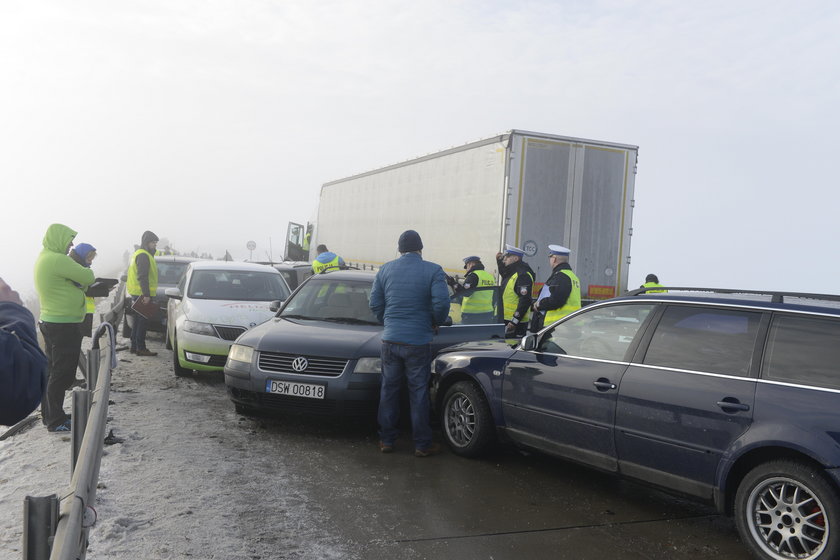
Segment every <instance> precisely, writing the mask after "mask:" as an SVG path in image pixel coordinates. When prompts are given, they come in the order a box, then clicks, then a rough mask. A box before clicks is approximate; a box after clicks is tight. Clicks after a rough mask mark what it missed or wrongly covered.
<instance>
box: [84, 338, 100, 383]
mask: <svg viewBox="0 0 840 560" xmlns="http://www.w3.org/2000/svg"><path fill="white" fill-rule="evenodd" d="M87 366H88V367H87V375H86V376H85V381H86V382H87V387H85V388H86V389H87V390H88V391H93V390H94V389H95V388H96V382H97V381H98V379H99V349H98V348H94V349H91V350H88V353H87Z"/></svg>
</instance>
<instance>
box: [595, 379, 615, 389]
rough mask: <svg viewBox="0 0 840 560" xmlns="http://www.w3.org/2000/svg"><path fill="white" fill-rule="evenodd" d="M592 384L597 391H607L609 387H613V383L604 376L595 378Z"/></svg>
mask: <svg viewBox="0 0 840 560" xmlns="http://www.w3.org/2000/svg"><path fill="white" fill-rule="evenodd" d="M592 384H593V385H595V388H596V389H598V390H599V391H609V390H611V389H615V383H612V382H611V381H610V380H609V379H606V378H604V377H601V378H600V379H597V380H595V381H594V382H593V383H592Z"/></svg>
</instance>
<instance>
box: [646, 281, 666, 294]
mask: <svg viewBox="0 0 840 560" xmlns="http://www.w3.org/2000/svg"><path fill="white" fill-rule="evenodd" d="M664 287H665V286H663V285H662V284H657V283H656V282H645V283H644V284H642V288H664ZM645 293H646V294H667V293H668V290H648V291H647V292H645Z"/></svg>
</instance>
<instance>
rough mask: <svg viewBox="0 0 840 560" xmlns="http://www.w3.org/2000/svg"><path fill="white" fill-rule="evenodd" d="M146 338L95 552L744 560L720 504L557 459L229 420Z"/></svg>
mask: <svg viewBox="0 0 840 560" xmlns="http://www.w3.org/2000/svg"><path fill="white" fill-rule="evenodd" d="M151 336H153V335H150V337H151ZM150 342H151V346H152V347H153V349H155V350H157V351H159V352H160V355H159V356H157V357H150V358H138V357H136V356H131V355H130V354H127V353H126V352H122V353H120V357H121V359H122V362H121V364H120V367H119V368H118V370H116V371H115V374H114V382H113V391H112V399H113V404H112V406H111V408H110V412H109V414H110V415H111V416H112V419H111V425H112V426H113V427H114V428H115V430H116V435H117V436H119V437H123V438H125V443H124V444H122V445H120V446H113V447H112V448H109V450H108V454H107V455H106V456H105V457H104V458H103V468H102V473H101V475H100V480H101V481H103V486H104V488H103V489H102V490H100V492H99V494H100V498H101V504H100V508H99V509H100V510H101V512H100V517H101V523H100V524H99V525H98V526H97V527H96V528H94V530H93V531H92V534H91V537H92V539H91V541H92V542H91V551H90V554H89V557H90V558H97V557H99V556H98V555H97V549H98V550H99V551H101V552H103V553H106V552H107V555H108V557H111V558H120V557H125V558H136V557H138V556H137V554H138V550H142V551H143V552H144V554H146V555H147V556H146V557H155V558H169V557H171V558H178V557H185V556H191V557H194V558H247V559H267V558H301V559H302V558H359V559H371V560H376V559H386V558H387V559H392V558H405V559H423V558H429V559H432V558H434V559H440V558H458V559H472V558H476V559H494V560H504V559H517V560H519V559H528V560H536V559H541V558H551V559H564V558H569V559H572V558H574V559H577V560H587V559H593V560H604V559H612V558H622V559H646V560H653V559H662V560H665V559H668V560H679V559H686V560H687V559H692V560H698V559H704V558H714V559H721V558H725V559H732V560H739V559H744V560H746V559H747V558H750V555H749V553H748V552H747V551H746V549H745V548H744V547H743V546H742V545H741V543H740V541H739V539H738V537H737V534H736V531H735V527H734V524H733V522H732V521H731V520H730V519H727V518H725V517H721V516H718V515H717V514H716V513H715V511H714V510H713V509H712V508H711V507H708V506H705V505H700V504H697V503H694V502H692V501H689V500H686V499H682V498H679V497H674V496H671V495H668V494H665V493H662V492H659V491H656V490H652V489H649V488H647V487H644V486H640V485H637V484H634V483H631V482H627V481H621V480H619V479H616V478H614V477H611V476H608V475H605V474H601V473H597V472H594V471H591V470H588V469H586V468H583V467H579V466H576V465H574V464H571V463H566V462H564V461H560V460H556V459H552V458H548V457H545V456H541V455H538V454H528V453H523V452H520V451H518V450H516V449H513V448H510V447H499V448H498V449H497V450H496V451H495V452H493V453H492V454H491V455H489V456H487V457H485V458H482V459H478V460H473V459H463V458H460V457H458V456H456V455H454V454H452V453H451V452H449V451H448V449H447V448H446V447H445V446H444V450H443V452H442V453H441V454H440V455H438V456H435V457H429V458H416V457H414V454H413V445H412V444H411V439H410V435H409V434H408V433H403V436H402V437H401V439H400V440H398V442H397V449H396V451H395V452H394V453H393V454H387V455H386V454H381V453H379V450H378V447H377V441H378V438H377V437H376V426H375V419H374V418H364V419H354V420H348V419H323V418H306V417H298V416H290V417H267V416H260V417H247V416H242V415H239V414H236V413H235V412H234V409H233V404H232V403H231V402H230V401H229V400H228V399H227V395H226V393H225V388H224V383H223V380H222V376H221V374H195V375H194V376H192V377H187V378H176V377H175V376H174V375H173V373H172V366H171V352H169V351H167V350H164V349H163V348H162V346H163V345H162V342H161V341H157V344H156V343H155V342H156V341H155V339H154V338H152V339H151V341H150ZM436 438H437V440H438V441H442V439H441V436H440V433H439V432H438V433H436ZM141 556H142V555H141Z"/></svg>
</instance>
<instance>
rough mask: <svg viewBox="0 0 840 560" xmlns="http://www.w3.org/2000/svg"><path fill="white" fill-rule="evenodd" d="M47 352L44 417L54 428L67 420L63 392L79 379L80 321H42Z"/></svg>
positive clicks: (42, 407) (42, 414)
mask: <svg viewBox="0 0 840 560" xmlns="http://www.w3.org/2000/svg"><path fill="white" fill-rule="evenodd" d="M40 327H41V334H43V335H44V346H45V348H44V353H45V354H46V355H47V387H46V389H45V390H44V396H43V398H42V399H41V421H42V422H43V423H44V425H45V426H46V427H47V428H48V429H50V430H52V429H54V428H56V427H57V426H59V425H60V424H61V423H62V422H64V421H65V420H67V418H68V416H67V414H66V413H65V412H64V394H65V393H66V392H67V390H68V389H69V388H70V387H71V386H72V385H73V381H74V380H75V379H76V368H77V367H78V365H79V354H80V352H81V351H82V330H81V327H80V325H79V323H45V322H42V323H40Z"/></svg>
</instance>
